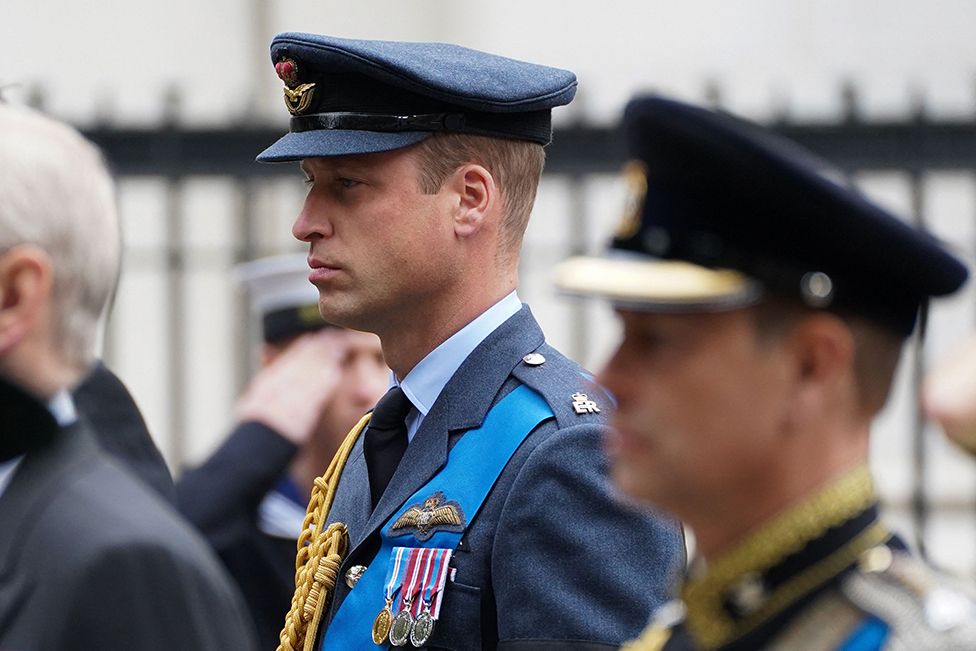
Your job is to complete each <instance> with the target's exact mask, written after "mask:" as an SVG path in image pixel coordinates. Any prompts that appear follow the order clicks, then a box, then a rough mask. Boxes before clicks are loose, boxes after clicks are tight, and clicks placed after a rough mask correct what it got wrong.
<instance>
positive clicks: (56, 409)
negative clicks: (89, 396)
mask: <svg viewBox="0 0 976 651" xmlns="http://www.w3.org/2000/svg"><path fill="white" fill-rule="evenodd" d="M47 408H48V409H49V410H50V412H51V414H52V415H53V416H54V420H56V421H58V425H60V426H61V427H65V426H66V425H71V424H72V423H74V422H75V421H76V420H78V412H77V410H75V403H74V401H73V400H72V399H71V394H70V393H68V392H67V390H65V389H61V390H60V391H58V392H57V393H55V394H54V397H52V398H51V400H50V402H48V403H47ZM23 459H24V455H20V456H19V457H15V458H13V459H9V460H7V461H3V462H0V495H3V492H4V491H5V490H6V489H7V486H8V485H9V484H10V480H11V479H13V477H14V471H15V470H17V466H18V465H20V462H21V461H23Z"/></svg>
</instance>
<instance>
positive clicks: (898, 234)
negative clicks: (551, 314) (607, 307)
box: [556, 96, 968, 335]
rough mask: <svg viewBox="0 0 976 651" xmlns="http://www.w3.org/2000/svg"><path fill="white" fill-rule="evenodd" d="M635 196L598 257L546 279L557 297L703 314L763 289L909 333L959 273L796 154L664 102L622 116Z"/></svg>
mask: <svg viewBox="0 0 976 651" xmlns="http://www.w3.org/2000/svg"><path fill="white" fill-rule="evenodd" d="M624 130H625V135H626V140H627V146H628V149H629V153H630V158H631V162H630V163H629V168H628V178H629V181H630V184H631V186H632V188H631V189H632V195H633V196H632V201H631V203H630V204H629V206H628V211H627V214H626V215H625V216H624V220H623V222H622V223H621V226H620V229H619V230H618V233H617V236H616V237H615V239H614V240H613V243H612V244H611V247H610V255H608V256H606V257H604V258H576V259H572V260H569V261H567V262H565V263H563V265H561V266H560V268H559V269H558V271H557V277H556V283H557V285H559V286H560V287H561V288H563V289H564V290H567V291H569V292H573V293H579V294H596V295H602V296H605V297H608V298H610V299H611V300H612V301H614V302H615V303H616V304H618V305H620V306H624V307H629V308H633V309H638V310H645V311H686V312H687V311H709V310H721V309H732V308H735V307H741V306H745V305H749V304H752V303H755V302H757V301H759V300H761V298H762V297H763V296H764V295H766V294H768V293H773V294H778V295H781V296H787V297H790V296H793V297H796V298H798V299H800V300H802V301H804V302H805V303H806V304H808V305H810V306H811V307H815V308H825V309H830V310H835V309H836V310H840V311H846V312H849V313H854V314H859V315H861V316H864V317H867V318H870V319H872V320H874V321H876V322H878V323H880V324H882V325H884V326H886V327H888V328H889V329H891V330H893V331H894V332H896V333H899V334H901V335H908V334H909V333H910V332H911V331H912V329H913V328H914V324H915V320H916V314H917V313H918V311H919V308H920V306H922V305H924V304H925V303H926V302H927V300H928V298H929V297H931V296H941V295H945V294H950V293H952V292H954V291H956V290H957V289H958V288H959V287H960V286H961V285H962V284H963V283H964V282H965V281H966V278H967V275H968V272H967V270H966V267H965V266H964V265H963V264H962V262H960V261H959V260H958V259H957V258H956V257H955V256H954V255H952V254H951V253H949V252H948V251H947V250H946V249H945V248H944V247H943V246H942V245H941V244H940V243H939V242H937V241H936V240H935V239H934V238H932V237H931V236H929V235H928V234H926V233H924V232H922V231H920V230H917V229H915V228H912V227H911V226H909V225H907V224H906V223H905V222H904V221H903V220H901V219H899V218H898V217H896V216H894V215H892V214H891V213H889V212H888V211H886V210H884V209H883V208H881V207H880V206H878V205H876V204H874V203H872V202H871V201H869V200H868V199H866V198H865V197H864V196H863V195H861V194H860V193H859V192H857V191H856V190H854V189H852V188H849V187H845V186H844V185H841V184H839V183H837V182H835V181H834V180H832V179H830V178H829V177H828V176H826V175H825V174H824V172H825V171H826V170H828V169H829V165H828V164H827V163H825V162H824V161H821V160H819V159H817V158H816V157H815V156H814V155H813V154H811V153H810V152H808V151H806V150H804V149H803V148H801V147H800V146H799V145H797V144H795V143H793V142H791V141H788V140H786V139H784V138H781V137H779V136H777V135H775V134H773V133H771V132H769V131H766V130H764V129H762V128H760V127H759V126H757V125H755V124H751V123H749V122H746V121H744V120H741V119H739V118H737V117H735V116H732V115H729V114H726V113H720V112H716V111H711V110H708V109H705V108H701V107H698V106H693V105H690V104H684V103H682V102H678V101H675V100H671V99H667V98H664V97H657V96H648V97H640V98H637V99H635V100H633V101H631V102H630V104H629V105H628V106H627V109H626V111H625V113H624Z"/></svg>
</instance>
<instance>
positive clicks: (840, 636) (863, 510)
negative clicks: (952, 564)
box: [624, 469, 976, 651]
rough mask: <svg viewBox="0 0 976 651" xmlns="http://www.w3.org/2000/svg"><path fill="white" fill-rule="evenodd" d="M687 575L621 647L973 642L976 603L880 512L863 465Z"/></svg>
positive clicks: (970, 645) (876, 646)
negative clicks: (676, 595) (678, 597)
mask: <svg viewBox="0 0 976 651" xmlns="http://www.w3.org/2000/svg"><path fill="white" fill-rule="evenodd" d="M692 575H693V578H692V579H690V580H689V581H687V582H686V584H685V586H684V588H683V589H682V596H683V604H678V603H673V604H669V605H667V606H665V607H664V608H662V609H661V610H660V611H659V612H658V613H657V614H656V615H655V618H654V619H655V621H653V622H652V624H651V625H650V626H649V627H648V629H647V630H646V631H645V632H644V634H643V635H642V636H641V639H640V640H639V641H636V642H634V643H632V644H629V645H626V646H625V647H624V649H625V650H626V651H662V650H664V651H760V650H763V651H791V650H795V649H802V650H803V651H835V650H837V651H881V650H885V651H909V650H911V651H963V650H964V649H976V606H974V604H973V602H972V601H971V600H970V598H969V597H968V596H966V595H965V594H964V593H963V592H960V591H958V590H956V589H954V588H950V587H949V584H948V583H947V582H946V580H945V579H944V578H940V577H937V576H936V574H935V573H934V572H933V571H932V570H931V569H930V568H928V567H926V566H925V565H924V564H923V563H922V562H921V561H919V560H918V559H916V558H914V557H913V556H912V555H911V554H910V553H909V551H908V549H907V548H906V546H905V545H904V544H903V543H902V542H901V541H900V540H899V539H898V538H897V537H894V536H892V535H891V534H890V533H889V532H888V531H887V529H886V528H885V527H884V526H883V525H882V524H881V523H880V521H879V520H878V505H877V503H876V502H875V498H874V493H873V489H872V488H871V483H870V477H869V475H868V473H867V470H866V469H862V470H861V471H859V472H857V473H854V474H853V475H850V476H848V477H846V478H844V479H842V480H840V481H839V482H838V483H835V484H834V485H833V486H831V487H829V488H828V489H827V490H825V491H824V492H823V493H821V494H819V495H816V496H814V497H812V498H811V499H810V500H808V501H807V502H805V503H804V504H801V505H799V506H798V507H796V508H794V509H791V510H790V511H789V512H788V513H786V514H784V515H782V516H780V517H778V518H776V519H774V520H773V522H771V523H769V524H768V525H766V526H764V527H763V528H762V529H760V530H759V531H758V532H757V533H756V534H754V535H753V536H750V537H749V538H748V539H747V540H745V541H744V542H743V543H741V544H739V545H737V546H736V547H735V548H734V549H733V550H732V551H730V552H729V553H728V554H726V555H725V556H723V557H721V558H719V559H717V560H716V561H714V563H713V564H712V565H711V566H710V567H709V568H708V569H707V571H706V572H704V573H703V574H700V575H699V574H698V573H696V572H695V571H694V567H693V571H692Z"/></svg>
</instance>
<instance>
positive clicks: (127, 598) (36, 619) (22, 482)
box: [0, 407, 256, 651]
mask: <svg viewBox="0 0 976 651" xmlns="http://www.w3.org/2000/svg"><path fill="white" fill-rule="evenodd" d="M40 408H41V409H43V407H40ZM4 425H9V422H8V423H0V430H3V436H5V437H6V436H13V435H15V434H16V433H15V432H11V431H9V428H5V427H4ZM0 648H2V649H4V651H74V650H78V651H91V650H92V649H104V650H112V649H119V650H122V649H125V650H136V651H156V650H158V651H173V650H174V649H180V650H181V651H196V650H200V651H204V650H206V651H210V650H213V651H223V650H226V649H235V650H241V649H242V650H250V649H254V648H256V647H255V644H254V640H253V634H252V633H251V630H250V622H249V621H248V618H247V615H246V612H245V611H244V606H243V604H242V602H241V599H240V597H239V595H238V594H237V592H236V591H235V589H234V588H233V586H232V584H231V583H230V580H229V579H228V578H227V576H226V574H225V573H224V571H223V569H222V568H221V567H220V565H219V563H218V562H217V559H216V558H214V556H213V554H212V553H211V551H210V550H209V549H208V548H207V546H206V544H205V543H204V542H203V540H201V539H200V538H199V536H198V535H197V534H196V533H195V532H194V531H192V529H190V527H189V526H188V525H187V524H186V523H184V521H183V520H182V518H181V517H180V516H179V515H178V514H177V513H176V511H175V510H174V509H173V508H172V507H171V506H169V505H168V504H166V503H165V502H164V501H162V500H161V499H160V498H159V496H158V495H156V494H155V493H154V492H152V491H151V489H149V488H148V487H147V486H146V485H145V484H143V483H142V482H141V481H139V480H137V479H135V478H134V477H133V476H132V475H130V474H129V472H128V471H127V470H124V469H122V468H121V467H120V466H117V465H116V464H115V463H114V462H113V461H110V460H109V459H108V458H107V456H106V454H105V452H103V451H102V450H101V449H100V448H99V446H98V445H97V444H96V442H95V440H94V439H93V437H92V435H91V434H90V432H89V431H88V430H87V429H86V426H84V425H83V424H81V423H77V424H75V425H73V426H70V427H68V428H65V429H61V430H59V431H57V432H56V433H55V434H54V437H53V439H52V440H51V441H50V442H49V443H48V444H46V445H44V446H43V447H40V448H39V449H35V450H32V451H30V452H28V453H27V454H26V456H24V457H23V459H22V460H21V462H20V465H19V466H18V467H17V469H16V471H15V473H14V475H13V478H12V480H11V482H10V484H9V485H8V486H7V487H6V490H5V491H4V492H3V494H2V495H0Z"/></svg>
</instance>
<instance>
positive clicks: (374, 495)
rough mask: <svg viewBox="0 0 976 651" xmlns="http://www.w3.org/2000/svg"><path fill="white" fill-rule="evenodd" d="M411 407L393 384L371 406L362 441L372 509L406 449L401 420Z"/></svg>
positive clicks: (403, 424) (403, 420)
mask: <svg viewBox="0 0 976 651" xmlns="http://www.w3.org/2000/svg"><path fill="white" fill-rule="evenodd" d="M412 406H413V405H412V404H411V403H410V399H409V398H407V396H406V395H405V394H404V393H403V389H401V388H400V387H398V386H397V387H393V388H392V389H390V390H389V391H387V392H386V395H385V396H383V397H382V398H381V399H380V401H379V403H378V404H377V405H376V408H375V409H373V416H372V418H370V420H369V428H368V429H367V430H366V439H365V440H364V441H363V452H364V453H365V455H366V469H367V471H368V473H369V494H370V498H371V499H372V504H373V508H376V503H377V502H379V501H380V497H382V495H383V491H384V490H386V485H387V484H389V483H390V478H391V477H393V473H394V472H396V469H397V466H398V465H399V464H400V459H401V458H402V457H403V453H404V451H406V449H407V424H406V422H405V420H406V418H407V413H408V412H409V411H410V408H411V407H412Z"/></svg>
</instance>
